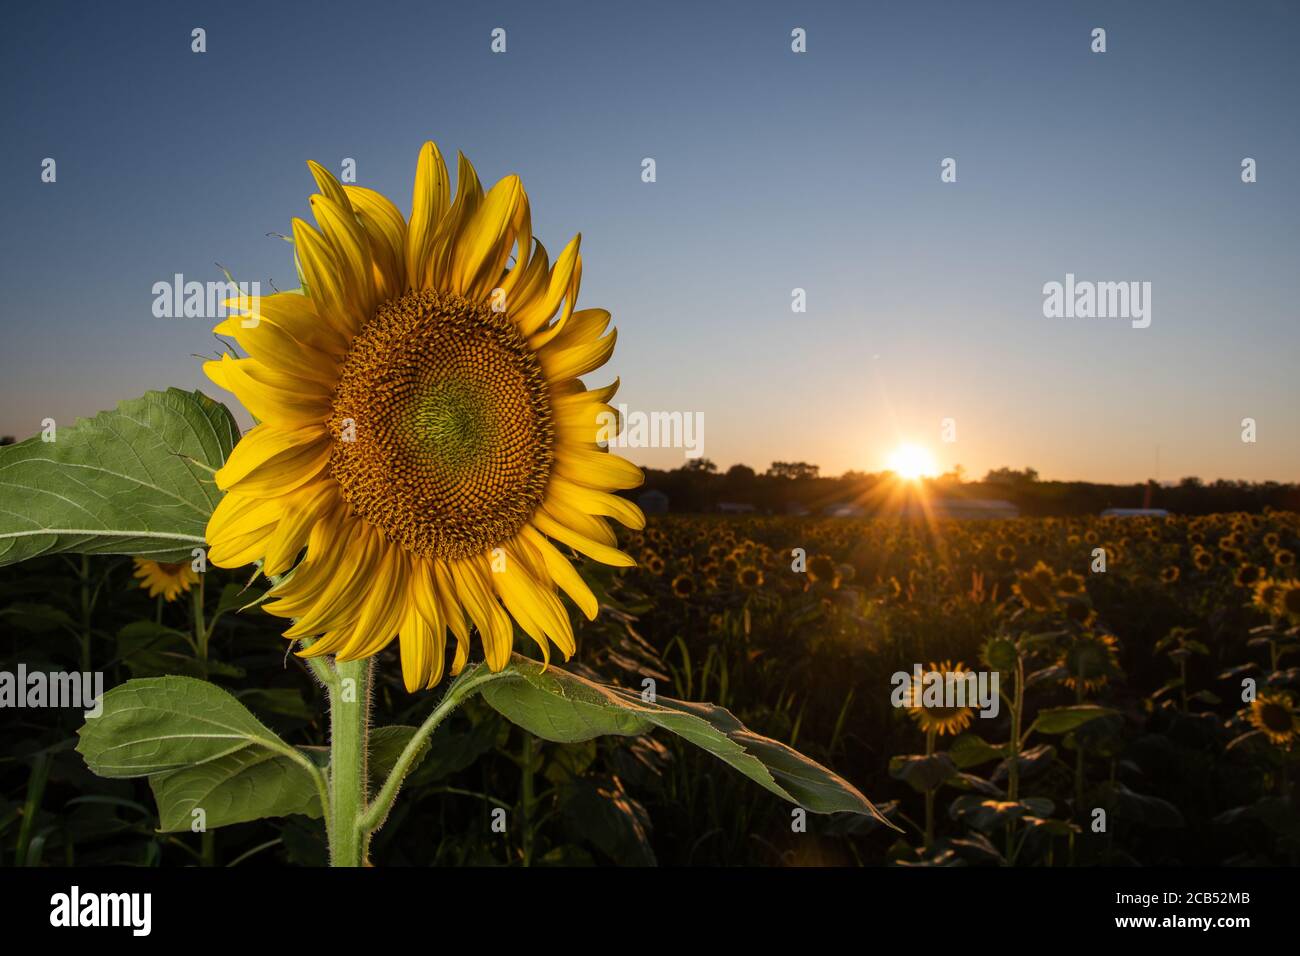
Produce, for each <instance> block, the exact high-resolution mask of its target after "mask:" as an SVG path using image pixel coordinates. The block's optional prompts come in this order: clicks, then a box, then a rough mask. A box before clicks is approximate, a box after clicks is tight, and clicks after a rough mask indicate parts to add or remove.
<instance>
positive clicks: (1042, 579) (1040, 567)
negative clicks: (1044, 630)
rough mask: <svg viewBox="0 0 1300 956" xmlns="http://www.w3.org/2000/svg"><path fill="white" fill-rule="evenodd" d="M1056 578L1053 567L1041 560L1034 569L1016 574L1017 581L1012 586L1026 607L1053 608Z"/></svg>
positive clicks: (1054, 604) (1038, 609) (1039, 609)
mask: <svg viewBox="0 0 1300 956" xmlns="http://www.w3.org/2000/svg"><path fill="white" fill-rule="evenodd" d="M1055 578H1056V575H1055V574H1053V572H1052V569H1051V568H1049V567H1048V566H1047V565H1046V564H1044V563H1043V562H1042V561H1039V562H1038V563H1037V564H1035V565H1034V567H1033V569H1032V570H1030V571H1022V572H1020V573H1019V574H1017V575H1016V583H1015V584H1013V585H1012V586H1011V590H1012V591H1014V592H1015V593H1016V594H1017V595H1018V596H1019V598H1020V600H1022V601H1024V602H1025V606H1026V607H1030V608H1033V609H1034V610H1037V611H1047V610H1051V609H1052V608H1054V607H1055V606H1056V598H1055V597H1054V596H1053V594H1052V586H1053V583H1054V581H1055Z"/></svg>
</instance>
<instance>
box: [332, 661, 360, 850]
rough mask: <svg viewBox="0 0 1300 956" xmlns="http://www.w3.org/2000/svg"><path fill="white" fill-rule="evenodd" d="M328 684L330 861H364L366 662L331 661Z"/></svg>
mask: <svg viewBox="0 0 1300 956" xmlns="http://www.w3.org/2000/svg"><path fill="white" fill-rule="evenodd" d="M334 669H335V671H336V673H337V675H338V678H337V683H336V684H335V685H334V686H332V687H330V774H329V783H330V805H329V808H328V811H327V813H328V820H329V823H328V826H329V837H330V864H331V865H332V866H364V865H365V863H366V859H365V856H366V852H365V845H366V839H365V834H364V833H363V832H362V827H361V814H362V811H363V810H364V808H365V805H366V789H367V788H366V758H367V752H368V749H369V743H370V661H369V660H362V661H346V662H344V661H338V660H336V661H335V662H334Z"/></svg>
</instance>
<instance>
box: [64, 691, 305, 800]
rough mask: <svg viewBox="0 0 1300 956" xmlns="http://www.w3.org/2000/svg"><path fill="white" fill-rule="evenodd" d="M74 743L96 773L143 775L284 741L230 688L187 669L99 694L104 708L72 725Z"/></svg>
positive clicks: (275, 748)
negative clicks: (188, 673) (78, 725)
mask: <svg viewBox="0 0 1300 956" xmlns="http://www.w3.org/2000/svg"><path fill="white" fill-rule="evenodd" d="M77 733H78V735H79V736H80V738H81V739H80V740H79V741H78V743H77V750H78V751H79V752H80V753H81V755H82V756H83V757H84V758H85V759H86V766H88V767H89V768H90V769H91V770H92V771H93V772H94V773H97V774H99V776H101V777H144V776H149V775H151V774H156V773H166V772H169V771H173V770H179V769H181V768H184V767H192V766H195V765H197V764H203V763H206V762H208V761H210V760H217V759H219V758H221V757H226V756H229V755H230V754H234V753H237V752H238V751H240V750H243V749H245V748H249V747H255V748H258V749H268V750H272V751H279V752H281V753H283V752H284V751H285V750H287V749H289V745H288V744H286V743H285V742H284V741H282V740H281V739H280V738H279V737H277V736H276V735H275V734H274V733H272V732H271V731H270V730H268V729H267V728H266V727H265V726H264V725H263V724H262V723H261V721H259V720H258V719H257V718H256V717H254V716H253V715H252V714H251V713H249V711H248V709H247V708H246V707H244V705H243V704H241V703H240V702H239V701H237V700H236V699H235V698H234V697H232V696H231V695H230V694H229V693H227V692H226V691H224V690H222V689H221V688H220V687H217V686H216V685H215V684H209V683H207V682H206V681H201V680H196V679H195V678H193V677H148V678H144V679H140V680H129V681H127V682H126V683H125V684H121V685H119V686H117V687H114V688H113V689H112V690H110V691H108V692H107V693H106V694H104V698H103V713H102V714H101V715H100V716H99V717H92V718H89V719H88V720H87V721H86V722H85V723H84V724H83V725H82V727H81V729H80V730H79V731H78V732H77Z"/></svg>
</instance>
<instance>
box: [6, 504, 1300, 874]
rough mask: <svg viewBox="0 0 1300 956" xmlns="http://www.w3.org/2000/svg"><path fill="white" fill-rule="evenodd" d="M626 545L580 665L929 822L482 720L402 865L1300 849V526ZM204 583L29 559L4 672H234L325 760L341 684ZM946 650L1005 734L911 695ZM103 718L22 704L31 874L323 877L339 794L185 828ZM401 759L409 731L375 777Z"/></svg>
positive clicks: (24, 840)
mask: <svg viewBox="0 0 1300 956" xmlns="http://www.w3.org/2000/svg"><path fill="white" fill-rule="evenodd" d="M622 546H623V547H624V548H625V549H626V550H627V551H628V552H629V553H630V554H632V555H633V556H634V557H635V558H636V559H637V562H638V567H637V568H635V569H625V570H624V569H611V568H600V569H595V568H593V569H590V577H591V580H592V586H593V589H594V590H595V592H596V594H597V596H598V597H599V599H600V601H601V604H602V605H603V608H604V610H603V611H602V613H601V614H600V615H599V616H598V618H597V619H596V621H594V622H587V621H585V620H583V619H582V618H581V616H580V615H576V614H575V618H576V620H575V629H576V631H577V636H578V650H577V654H576V655H575V657H574V659H573V660H572V661H571V662H570V663H569V664H568V665H565V666H567V667H568V668H570V669H572V670H575V671H577V672H578V673H582V674H590V675H593V676H596V675H598V676H599V677H601V678H602V679H603V680H606V681H609V682H613V683H618V684H622V685H624V686H625V687H628V688H629V689H631V690H634V691H636V692H640V693H649V692H651V691H653V692H655V693H661V694H663V695H665V696H671V697H674V698H679V699H684V700H711V701H713V702H715V703H717V704H718V705H720V706H722V707H725V708H727V709H728V710H730V711H731V712H732V713H733V714H734V715H735V716H736V717H737V718H739V720H741V721H742V722H743V723H745V724H746V725H747V726H748V727H750V728H752V729H753V730H754V731H755V732H757V733H760V734H764V735H766V736H769V737H772V738H775V739H777V740H781V741H785V742H787V743H789V744H790V745H791V746H793V747H795V748H797V749H798V750H800V751H802V752H804V753H806V754H808V755H809V756H811V757H812V758H814V759H815V760H818V761H820V762H821V763H823V764H825V765H826V766H829V767H833V768H834V769H835V770H836V772H838V773H839V774H840V775H841V776H843V777H844V778H846V779H847V780H849V781H850V782H851V783H852V784H854V785H855V786H857V787H858V788H859V789H860V790H862V791H863V792H864V793H865V794H866V795H867V796H868V797H869V798H870V799H871V800H872V801H874V802H875V803H876V804H877V805H878V806H879V807H880V808H881V809H882V810H883V811H884V813H885V815H886V816H887V817H888V818H889V820H890V821H891V822H892V823H893V824H894V825H895V826H896V827H897V828H898V832H895V831H894V830H891V829H889V828H888V827H886V826H884V825H883V824H882V823H880V822H879V821H877V820H874V819H872V818H871V817H865V816H849V815H832V816H829V817H815V816H807V817H804V815H803V814H802V813H801V812H800V811H799V810H798V809H797V808H796V809H793V810H792V808H791V807H790V806H789V805H788V804H786V803H784V802H782V801H780V800H778V799H775V798H773V797H772V796H771V795H770V794H768V793H766V792H765V791H763V790H761V789H759V788H757V787H755V786H753V785H752V783H751V782H750V781H747V780H746V779H745V778H744V777H742V776H741V775H740V774H737V773H734V772H732V771H731V770H729V769H728V768H726V767H725V766H723V765H722V764H721V763H719V762H718V760H717V759H716V758H715V757H713V756H711V755H710V754H708V753H704V752H701V751H698V750H696V749H694V748H692V747H690V746H687V745H685V744H683V743H682V742H681V741H680V740H679V739H678V738H675V737H668V736H662V737H661V736H660V735H642V736H630V737H601V738H599V739H597V740H592V741H588V742H584V743H577V744H553V743H546V742H542V741H539V740H537V739H535V738H533V737H532V736H530V735H528V734H525V733H523V732H521V731H520V730H519V729H517V728H515V727H513V726H512V725H510V724H509V723H507V722H506V721H504V720H502V719H501V717H500V716H499V715H498V714H496V713H495V712H494V711H493V710H491V709H490V708H488V707H487V706H485V705H483V704H482V702H480V701H472V702H470V703H469V704H467V705H466V706H465V707H464V708H462V710H460V711H458V712H457V713H456V714H455V716H454V718H453V719H449V720H448V721H447V723H446V724H444V725H443V726H441V727H439V729H438V731H437V733H436V734H435V738H434V742H435V746H434V747H433V748H432V751H431V753H432V754H433V755H434V756H432V757H431V758H429V759H425V760H424V761H423V762H422V763H421V764H420V765H419V766H418V767H417V768H416V769H415V771H414V772H413V774H412V776H411V777H410V778H409V779H408V782H407V786H406V789H405V791H404V793H405V794H406V796H405V798H404V800H403V801H402V802H400V803H399V804H398V805H397V807H396V808H395V810H394V813H393V818H392V819H390V821H389V823H388V825H387V826H386V827H385V828H384V830H383V831H382V833H380V834H379V835H378V836H377V837H376V842H375V845H374V846H373V847H372V849H371V853H372V857H373V859H374V861H375V862H376V863H377V864H389V865H400V864H417V865H427V864H434V863H482V864H510V865H517V864H533V865H544V864H559V863H568V864H575V863H576V864H583V863H598V864H602V863H604V864H607V863H620V864H651V863H656V862H657V863H661V864H751V865H819V864H850V865H851V864H864V865H878V864H885V863H897V864H910V865H918V864H938V865H954V864H965V865H990V864H992V865H1005V864H1011V865H1019V866H1027V865H1040V866H1041V865H1050V866H1067V865H1076V866H1087V865H1096V864H1118V865H1124V864H1142V865H1155V864H1240V863H1256V864H1294V863H1297V862H1300V814H1297V812H1296V806H1295V799H1294V790H1293V788H1294V777H1295V773H1296V770H1297V767H1296V758H1295V753H1296V738H1297V735H1298V734H1300V726H1298V724H1297V714H1296V709H1295V705H1294V701H1295V699H1296V698H1295V697H1294V694H1295V692H1296V691H1297V690H1300V667H1298V666H1296V665H1297V664H1298V663H1300V662H1298V661H1297V660H1296V658H1295V655H1294V652H1295V651H1296V650H1297V649H1298V648H1300V640H1298V639H1297V624H1300V581H1298V580H1297V578H1296V572H1295V554H1296V551H1297V548H1298V547H1300V516H1297V515H1296V514H1294V513H1290V512H1270V513H1266V514H1262V515H1247V514H1220V515H1208V516H1201V517H1190V518H1184V517H1176V518H1167V519H1150V518H1090V519H1075V518H1070V519H1052V518H1048V519H1038V518H1035V519H1020V520H1014V521H1000V522H941V523H938V524H936V525H933V526H931V525H927V524H925V523H898V522H893V521H872V520H856V519H808V518H762V517H756V518H727V517H688V516H670V517H659V518H652V519H651V521H650V523H649V524H648V526H647V527H646V528H645V530H644V531H640V532H625V533H623V535H622ZM584 573H586V569H584ZM184 577H185V580H184V581H182V582H180V584H179V585H178V586H177V587H176V588H175V589H174V593H172V594H171V595H170V597H171V598H172V599H171V600H169V599H168V597H169V596H168V594H166V593H159V594H157V595H155V596H150V594H149V593H148V591H149V588H148V587H147V585H148V584H149V583H150V581H149V579H148V578H147V576H146V572H143V571H137V570H136V567H135V566H134V565H133V562H132V561H131V560H130V559H126V558H83V557H80V556H72V557H64V556H60V557H50V558H42V559H38V560H34V561H30V562H27V563H25V564H22V565H18V566H15V567H11V568H8V569H5V571H4V576H3V578H0V660H2V661H3V668H4V669H5V670H12V669H13V668H14V667H15V666H16V665H17V664H18V663H19V662H21V663H23V664H24V666H26V667H27V668H29V669H31V670H40V669H45V670H50V671H57V670H60V669H73V670H86V671H90V670H97V671H102V672H103V673H104V675H105V678H104V682H105V685H106V686H107V687H112V686H115V685H117V684H118V683H121V682H122V681H124V680H126V679H128V678H132V677H150V676H155V675H161V674H177V673H179V674H190V675H193V676H200V677H205V678H207V679H208V680H211V681H214V682H216V683H218V684H221V685H224V686H226V687H227V688H228V689H230V690H231V691H232V692H233V693H235V695H236V696H237V697H238V698H239V699H240V701H241V702H242V703H243V704H244V705H246V706H247V707H248V708H249V709H250V710H251V711H252V712H253V713H255V714H256V715H257V716H258V717H259V718H261V719H262V720H263V721H264V722H265V723H266V724H267V725H268V726H270V727H271V728H273V729H274V730H275V731H277V732H278V733H279V734H281V735H282V736H283V737H285V739H289V740H293V741H295V745H297V746H301V747H304V748H312V747H316V748H320V747H322V746H323V745H324V744H325V742H326V740H327V732H326V728H325V727H324V726H323V721H322V719H321V717H320V716H319V715H320V714H321V712H322V707H321V706H320V698H321V697H322V696H323V692H322V690H321V689H320V688H319V686H318V685H317V684H316V683H315V681H314V680H313V679H312V677H311V675H310V673H309V671H308V669H307V667H306V666H305V665H304V664H303V662H302V661H301V660H300V659H298V658H296V657H294V656H292V655H287V654H286V651H287V650H288V644H287V642H285V641H284V640H283V639H282V638H280V637H279V633H280V630H281V629H282V624H281V623H280V622H277V621H275V620H274V619H272V618H270V617H269V616H267V615H265V614H263V613H262V612H260V611H259V610H257V609H256V608H253V609H249V610H242V611H241V610H238V609H239V608H243V607H245V606H247V605H248V604H249V603H250V602H253V601H255V600H256V598H257V595H258V593H259V585H258V583H257V582H256V581H254V582H253V583H251V584H250V583H249V582H248V572H247V571H245V572H243V573H239V572H234V573H232V572H225V571H217V570H212V571H209V572H208V573H207V574H205V575H202V576H198V575H185V576H184ZM142 584H144V585H146V587H141V585H142ZM525 643H527V642H526V639H523V640H518V641H517V650H519V651H521V652H526V650H527V649H526V648H525V646H524V645H525ZM395 656H396V655H395V651H394V650H392V649H390V650H389V651H386V652H385V653H384V654H383V655H381V656H380V657H379V658H378V659H377V660H378V666H377V667H376V669H375V675H376V677H375V686H374V695H375V708H376V718H375V721H376V724H377V725H381V724H382V725H402V724H405V723H408V722H412V721H418V717H415V716H413V715H415V714H417V713H418V712H420V711H423V710H427V706H428V705H427V702H422V700H421V697H420V696H419V695H416V696H414V697H413V696H409V695H407V694H406V693H405V691H404V690H403V689H402V687H401V677H400V669H399V668H398V666H397V664H396V661H395ZM917 665H920V666H921V667H922V668H924V669H926V670H931V669H937V670H941V671H945V672H946V671H960V670H962V669H967V670H974V671H981V672H984V673H986V674H990V673H992V672H995V671H996V672H997V675H998V678H999V688H1000V692H1001V701H1000V706H999V708H998V713H997V715H996V716H995V717H981V716H979V715H978V714H977V713H974V712H973V711H972V710H971V709H969V708H960V707H946V708H945V707H937V706H925V705H924V702H922V701H913V702H912V703H913V704H914V705H915V706H910V707H907V706H903V707H900V706H896V703H897V701H896V699H894V697H893V689H894V688H893V685H892V684H891V677H892V675H894V674H895V673H897V672H900V671H901V672H908V673H911V672H912V671H913V668H914V667H915V666H917ZM81 723H82V718H81V715H80V713H79V712H76V711H67V710H57V709H32V710H17V711H11V712H9V713H7V714H6V720H5V722H4V724H3V725H2V726H0V736H2V737H3V753H4V754H5V755H6V757H5V759H4V762H3V763H0V863H3V864H5V865H12V864H15V863H19V864H29V865H40V864H42V863H44V864H88V863H105V862H116V863H134V864H141V865H193V864H196V863H198V864H207V865H214V864H215V865H228V864H232V863H237V864H240V865H285V864H312V863H320V862H323V861H324V859H325V853H326V848H325V844H324V841H323V837H322V835H321V834H320V832H319V827H318V826H316V825H315V822H314V821H313V820H311V819H310V817H311V815H312V814H311V812H310V809H309V808H304V812H302V813H289V814H288V815H287V816H284V817H283V818H280V819H259V820H251V821H249V822H243V823H233V824H231V825H229V826H224V827H220V828H214V829H211V830H209V831H208V832H206V833H201V834H196V833H191V832H188V830H187V828H186V827H185V826H183V825H181V824H179V823H177V822H176V821H168V820H160V819H159V817H158V815H157V810H156V809H155V802H154V800H153V799H152V798H151V796H150V793H149V788H150V784H149V783H147V782H146V781H144V780H104V779H100V778H98V777H95V776H93V775H92V774H91V773H90V772H89V771H88V770H87V769H86V767H85V764H84V763H83V761H82V758H81V755H80V754H78V753H77V752H76V750H75V749H74V747H75V745H76V742H77V739H76V731H77V728H78V727H79V726H80V724H81ZM392 756H393V755H392V754H391V753H387V752H386V742H385V740H384V739H383V737H382V736H379V737H376V738H375V739H374V740H373V741H372V753H371V769H372V772H374V773H376V774H377V773H378V772H379V770H380V768H382V767H383V766H384V765H385V762H386V761H387V762H388V763H391V760H392ZM494 811H504V813H498V812H494ZM502 820H508V821H510V822H509V825H500V826H499V825H498V824H499V823H500V822H501V821H502Z"/></svg>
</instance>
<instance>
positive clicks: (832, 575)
mask: <svg viewBox="0 0 1300 956" xmlns="http://www.w3.org/2000/svg"><path fill="white" fill-rule="evenodd" d="M808 578H809V580H811V581H814V582H817V581H821V582H824V583H826V584H829V585H830V586H831V587H833V588H836V587H839V585H840V579H839V574H838V573H837V572H836V570H835V559H834V558H832V557H830V556H829V555H825V554H818V555H814V556H813V557H812V559H811V560H810V561H809V562H808Z"/></svg>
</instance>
